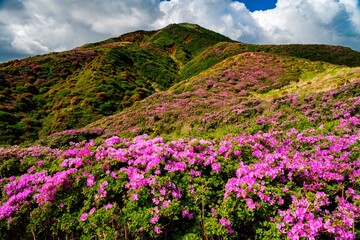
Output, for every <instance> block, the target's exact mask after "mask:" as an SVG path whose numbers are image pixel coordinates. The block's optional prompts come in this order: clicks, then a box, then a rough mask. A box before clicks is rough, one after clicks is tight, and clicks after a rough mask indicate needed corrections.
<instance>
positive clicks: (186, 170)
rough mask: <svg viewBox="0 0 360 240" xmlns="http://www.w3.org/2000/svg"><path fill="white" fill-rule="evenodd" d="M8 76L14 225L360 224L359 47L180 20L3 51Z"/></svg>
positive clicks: (352, 235)
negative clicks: (74, 44) (70, 45)
mask: <svg viewBox="0 0 360 240" xmlns="http://www.w3.org/2000/svg"><path fill="white" fill-rule="evenodd" d="M35 63H38V65H36V66H34V65H31V64H35ZM44 65H45V66H44ZM32 67H33V68H32ZM44 69H45V70H44ZM46 69H47V70H46ZM20 76H22V77H20ZM0 84H1V86H5V87H3V88H2V89H1V91H2V95H0V98H2V99H3V100H4V101H3V102H2V103H1V104H2V105H1V106H0V107H1V109H0V129H1V132H0V134H1V135H0V137H1V138H0V140H1V144H3V146H2V147H0V188H1V192H0V238H2V239H10V240H12V239H14V240H15V239H16V240H18V239H26V240H27V239H291V240H297V239H349V240H354V239H358V238H359V237H360V53H358V52H355V51H352V50H351V49H347V48H343V47H336V46H325V45H276V46H274V45H251V44H244V43H239V42H234V41H231V40H229V39H227V38H225V37H223V36H221V35H219V34H216V33H213V32H211V31H208V30H206V29H203V28H201V27H199V26H197V25H192V24H180V25H170V26H168V27H166V28H164V29H162V30H159V31H153V32H145V31H138V32H134V33H129V34H125V35H123V36H120V37H119V38H114V39H109V40H106V41H103V42H100V43H94V44H88V45H85V46H83V47H80V48H78V49H75V50H73V51H70V52H65V53H57V54H49V55H45V56H38V57H34V58H29V59H25V60H22V61H14V62H10V63H6V64H2V65H0ZM6 86H9V87H6ZM40 89H42V90H40ZM98 90H99V91H100V90H101V91H100V92H99V91H98ZM122 94H123V95H122ZM36 99H37V100H36ZM94 99H95V100H94ZM96 99H97V100H96ZM35 100H36V101H39V102H38V103H37V104H38V105H36V104H35V105H34V101H35ZM36 101H35V102H36ZM24 104H25V105H24ZM104 104H105V105H106V106H105V105H104ZM101 106H102V107H101ZM40 107H41V108H40ZM39 109H42V110H39ZM9 143H21V145H15V144H12V145H11V144H9Z"/></svg>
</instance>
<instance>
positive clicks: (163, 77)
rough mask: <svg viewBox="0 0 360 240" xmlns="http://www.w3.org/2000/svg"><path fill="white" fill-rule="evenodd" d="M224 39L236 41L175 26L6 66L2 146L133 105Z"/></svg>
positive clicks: (1, 82)
mask: <svg viewBox="0 0 360 240" xmlns="http://www.w3.org/2000/svg"><path fill="white" fill-rule="evenodd" d="M219 41H231V40H230V39H228V38H226V37H224V36H221V35H220V34H217V33H214V32H211V31H209V30H206V29H204V28H201V27H199V26H197V25H191V24H180V25H170V26H168V27H166V28H164V29H161V30H158V31H153V32H145V31H138V32H134V33H128V34H125V35H123V36H120V37H119V38H115V39H110V40H107V41H104V42H100V43H94V44H87V45H85V46H83V47H79V48H77V49H74V50H72V51H67V52H62V53H51V54H47V55H42V56H36V57H31V58H27V59H24V60H15V61H11V62H8V63H4V64H0V99H1V103H0V129H1V135H0V143H2V144H4V143H5V144H6V143H21V142H26V141H28V142H31V141H34V140H36V139H38V138H39V137H44V136H47V135H49V134H51V133H54V132H57V131H61V130H65V129H71V128H79V127H83V126H85V125H86V124H88V123H90V122H92V121H94V120H96V119H99V118H101V117H104V116H107V115H110V114H113V113H115V112H118V111H120V110H122V109H124V108H126V107H129V106H131V105H132V104H133V103H134V102H136V101H138V100H141V99H144V98H145V97H147V96H149V95H151V94H152V93H154V92H156V91H159V90H165V89H167V88H168V87H170V86H172V85H173V84H174V83H176V82H178V81H179V80H180V79H181V76H180V73H179V69H180V68H181V66H183V65H184V64H185V63H186V62H187V61H189V60H191V59H192V58H193V57H195V56H196V55H197V54H199V53H200V52H201V51H202V50H203V49H206V48H207V47H208V46H212V45H213V44H215V43H217V42H219Z"/></svg>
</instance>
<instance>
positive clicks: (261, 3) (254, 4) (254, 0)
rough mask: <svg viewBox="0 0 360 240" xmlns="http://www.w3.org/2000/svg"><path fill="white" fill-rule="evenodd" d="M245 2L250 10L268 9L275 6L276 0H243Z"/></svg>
mask: <svg viewBox="0 0 360 240" xmlns="http://www.w3.org/2000/svg"><path fill="white" fill-rule="evenodd" d="M240 2H243V3H244V4H245V6H246V8H248V9H249V10H250V11H252V12H253V11H256V10H267V9H272V8H275V5H276V0H243V1H240Z"/></svg>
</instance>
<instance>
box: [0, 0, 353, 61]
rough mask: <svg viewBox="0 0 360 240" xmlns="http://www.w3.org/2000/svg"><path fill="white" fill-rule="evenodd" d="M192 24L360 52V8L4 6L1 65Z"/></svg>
mask: <svg viewBox="0 0 360 240" xmlns="http://www.w3.org/2000/svg"><path fill="white" fill-rule="evenodd" d="M180 22H192V23H197V24H199V25H201V26H204V27H206V28H209V29H212V30H214V31H217V32H220V33H222V34H224V35H227V36H229V37H230V38H232V39H235V40H238V41H243V42H249V43H325V44H335V45H345V46H350V47H352V48H354V49H356V50H360V6H359V3H358V0H278V1H277V4H276V7H275V8H274V9H271V10H266V11H255V12H251V11H249V10H248V9H247V8H246V6H245V5H244V4H243V3H242V2H241V1H240V0H239V1H235V0H168V1H161V0H101V1H100V0H77V1H73V0H61V1H59V0H2V1H0V32H1V36H0V43H1V46H0V61H2V60H3V59H6V56H9V58H11V52H13V57H19V56H27V55H29V54H41V53H45V52H49V51H61V50H65V49H71V48H74V47H77V46H80V45H83V44H85V43H88V42H96V41H100V40H103V39H106V38H109V37H113V36H118V35H120V34H123V33H126V32H129V31H134V30H138V29H144V30H150V29H157V28H161V27H164V26H166V25H168V24H170V23H180Z"/></svg>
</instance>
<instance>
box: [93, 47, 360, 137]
mask: <svg viewBox="0 0 360 240" xmlns="http://www.w3.org/2000/svg"><path fill="white" fill-rule="evenodd" d="M359 76H360V68H359V67H357V68H350V67H346V66H338V65H334V64H330V63H325V62H319V61H315V62H314V61H310V60H306V59H297V58H293V57H288V56H283V55H275V54H269V53H249V52H246V53H242V54H238V55H236V56H234V57H230V58H228V59H226V60H224V61H222V62H220V63H218V64H216V65H215V66H213V67H212V68H210V69H208V70H206V71H203V72H202V73H200V74H198V75H196V76H194V77H192V78H190V79H187V80H185V81H182V82H180V83H178V84H176V85H174V86H173V87H172V88H170V90H169V91H166V92H160V93H156V94H154V95H152V96H151V97H149V98H147V99H145V100H143V101H141V102H138V103H136V104H135V105H134V106H133V107H130V108H129V109H126V110H124V111H123V112H120V113H119V114H116V115H114V116H110V117H108V118H104V119H101V120H99V121H96V122H94V123H92V124H90V125H89V126H88V127H89V128H94V127H101V128H104V129H105V135H111V134H114V133H119V134H121V135H125V136H126V135H127V136H134V135H137V134H142V133H150V134H151V133H152V134H154V135H158V134H162V135H168V136H169V135H170V136H172V137H184V136H190V137H199V136H201V137H206V136H210V137H220V136H223V135H226V134H228V133H230V134H231V133H232V134H238V133H239V132H243V131H247V132H250V133H252V132H255V131H257V130H268V129H269V128H273V129H283V128H291V127H297V128H307V127H317V126H319V125H320V124H324V123H327V122H332V121H333V119H332V118H331V117H329V118H328V119H323V120H324V121H322V120H321V119H318V116H317V114H321V113H323V112H322V109H321V108H319V107H318V106H313V108H314V112H312V113H307V109H303V108H302V105H304V104H306V103H307V100H306V99H307V97H308V96H316V97H317V98H319V103H318V105H321V104H325V105H326V106H331V104H333V103H335V102H336V101H337V100H339V99H338V97H332V98H331V99H328V98H326V97H324V96H328V95H329V93H330V92H331V91H332V90H335V89H337V88H339V90H338V91H345V90H344V89H343V88H345V87H346V86H344V85H347V88H349V89H352V90H351V91H352V92H351V94H349V95H348V96H345V98H351V97H356V96H358V95H359V89H358V88H359V86H358V83H356V81H358V80H359ZM353 82H355V83H354V84H350V83H353ZM339 96H342V98H344V96H343V95H341V94H339ZM292 101H294V104H288V103H287V104H283V102H290V103H291V102H292ZM348 107H349V108H350V107H351V101H350V102H349V106H348ZM344 111H345V109H344ZM354 111H357V110H354ZM328 114H330V113H328ZM354 114H356V113H355V112H354ZM290 115H294V116H295V117H294V119H288V117H289V116H290ZM313 115H314V116H315V118H316V121H315V120H312V118H314V116H313ZM260 117H265V118H266V119H268V120H269V119H275V118H276V119H280V121H277V122H278V125H272V123H271V122H266V123H265V124H256V122H257V120H258V119H259V118H260Z"/></svg>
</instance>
